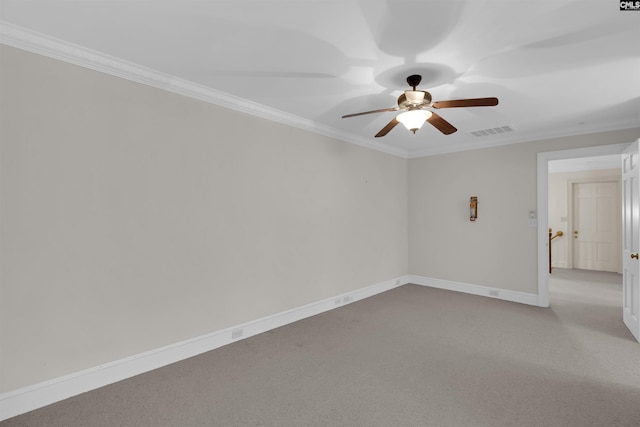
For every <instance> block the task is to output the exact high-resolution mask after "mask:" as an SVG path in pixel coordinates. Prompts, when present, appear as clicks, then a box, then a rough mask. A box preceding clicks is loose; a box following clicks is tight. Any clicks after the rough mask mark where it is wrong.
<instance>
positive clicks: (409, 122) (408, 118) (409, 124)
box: [396, 110, 433, 133]
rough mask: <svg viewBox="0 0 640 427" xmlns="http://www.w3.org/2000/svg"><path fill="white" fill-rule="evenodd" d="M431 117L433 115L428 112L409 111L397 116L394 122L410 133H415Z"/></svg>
mask: <svg viewBox="0 0 640 427" xmlns="http://www.w3.org/2000/svg"><path fill="white" fill-rule="evenodd" d="M432 115H433V113H432V112H431V111H428V110H409V111H405V112H404V113H400V114H398V116H397V117H396V120H398V121H399V122H400V123H402V124H403V125H404V127H406V128H407V129H408V130H410V131H411V132H413V133H416V131H417V130H418V129H420V128H421V127H422V125H423V124H424V122H426V121H427V119H429V118H430V117H431V116H432Z"/></svg>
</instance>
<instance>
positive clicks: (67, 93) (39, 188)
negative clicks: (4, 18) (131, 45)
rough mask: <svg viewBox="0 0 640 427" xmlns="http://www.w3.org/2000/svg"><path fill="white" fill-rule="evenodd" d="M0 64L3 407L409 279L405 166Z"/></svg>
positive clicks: (69, 77) (56, 70) (178, 102)
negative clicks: (83, 377)
mask: <svg viewBox="0 0 640 427" xmlns="http://www.w3.org/2000/svg"><path fill="white" fill-rule="evenodd" d="M0 49H1V50H0V54H1V55H2V77H1V80H0V82H1V86H0V90H1V96H0V99H1V102H2V104H1V110H0V117H1V120H2V122H1V123H0V125H1V127H0V128H1V129H2V134H1V136H2V142H1V148H0V149H1V152H0V154H1V163H0V168H1V174H2V175H1V187H0V190H1V196H2V205H1V211H0V213H1V217H2V223H1V233H2V234H1V236H2V238H1V242H0V244H1V247H0V257H1V260H2V271H1V277H0V279H1V286H2V287H1V301H0V324H1V326H0V328H1V329H0V333H1V344H0V346H1V353H0V355H1V363H0V365H1V368H0V384H1V389H0V392H6V391H9V390H14V389H17V388H20V387H23V386H27V385H30V384H34V383H37V382H40V381H43V380H47V379H51V378H55V377H59V376H62V375H65V374H69V373H73V372H76V371H79V370H82V369H85V368H90V367H94V366H97V365H99V364H103V363H107V362H111V361H114V360H118V359H120V358H123V357H127V356H130V355H134V354H138V353H140V352H143V351H146V350H150V349H155V348H158V347H161V346H164V345H168V344H172V343H175V342H179V341H181V340H185V339H189V338H192V337H196V336H200V335H202V334H207V333H210V332H214V331H217V330H220V329H224V328H226V327H229V326H233V325H236V324H239V323H242V322H246V321H250V320H255V319H258V318H260V317H263V316H266V315H270V314H274V313H278V312H281V311H284V310H287V309H291V308H293V307H298V306H300V305H304V304H307V303H310V302H315V301H319V300H321V299H324V298H329V297H332V296H335V295H339V294H342V293H346V292H349V291H353V290H356V289H360V288H363V287H366V286H370V285H374V284H377V283H379V282H382V281H385V280H389V279H392V278H395V277H400V276H403V275H405V274H406V272H407V262H408V261H407V248H408V245H407V160H405V159H400V158H397V157H394V156H390V155H387V154H382V153H379V152H377V151H372V150H368V149H365V148H362V147H358V146H355V145H352V144H348V143H345V142H340V141H336V140H332V139H330V138H327V137H323V136H319V135H315V134H311V133H308V132H305V131H302V130H299V129H295V128H291V127H287V126H284V125H280V124H276V123H273V122H269V121H265V120H261V119H258V118H255V117H252V116H247V115H243V114H241V113H238V112H233V111H230V110H226V109H223V108H219V107H216V106H213V105H210V104H206V103H203V102H199V101H196V100H193V99H189V98H186V97H182V96H179V95H175V94H172V93H168V92H165V91H161V90H158V89H154V88H151V87H147V86H144V85H140V84H136V83H132V82H129V81H125V80H122V79H118V78H115V77H112V76H108V75H104V74H100V73H97V72H93V71H90V70H87V69H83V68H80V67H76V66H73V65H69V64H66V63H62V62H58V61H55V60H51V59H47V58H45V57H42V56H38V55H34V54H30V53H26V52H23V51H19V50H16V49H13V48H9V47H6V46H1V45H0Z"/></svg>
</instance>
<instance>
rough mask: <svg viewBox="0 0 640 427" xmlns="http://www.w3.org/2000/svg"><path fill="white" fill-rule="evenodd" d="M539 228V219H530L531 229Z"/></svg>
mask: <svg viewBox="0 0 640 427" xmlns="http://www.w3.org/2000/svg"><path fill="white" fill-rule="evenodd" d="M537 226H538V220H537V219H530V220H529V227H531V228H535V227H537Z"/></svg>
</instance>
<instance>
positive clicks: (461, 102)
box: [431, 98, 498, 108]
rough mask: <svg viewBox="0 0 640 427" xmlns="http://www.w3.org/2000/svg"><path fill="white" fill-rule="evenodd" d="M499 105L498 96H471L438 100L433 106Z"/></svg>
mask: <svg viewBox="0 0 640 427" xmlns="http://www.w3.org/2000/svg"><path fill="white" fill-rule="evenodd" d="M494 105H498V98H470V99H452V100H450V101H437V102H434V103H433V104H432V105H431V106H432V107H433V108H455V107H493V106H494Z"/></svg>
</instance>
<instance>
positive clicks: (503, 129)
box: [468, 125, 513, 137]
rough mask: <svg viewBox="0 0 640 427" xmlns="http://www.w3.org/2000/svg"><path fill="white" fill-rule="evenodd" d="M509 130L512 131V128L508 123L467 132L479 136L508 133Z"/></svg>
mask: <svg viewBox="0 0 640 427" xmlns="http://www.w3.org/2000/svg"><path fill="white" fill-rule="evenodd" d="M509 132H513V128H512V127H511V126H510V125H507V126H499V127H497V128H490V129H480V130H474V131H472V132H468V133H469V134H470V135H473V136H478V137H480V136H490V135H500V134H503V133H509Z"/></svg>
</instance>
